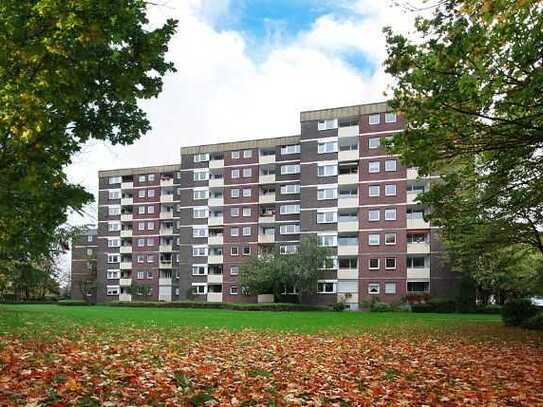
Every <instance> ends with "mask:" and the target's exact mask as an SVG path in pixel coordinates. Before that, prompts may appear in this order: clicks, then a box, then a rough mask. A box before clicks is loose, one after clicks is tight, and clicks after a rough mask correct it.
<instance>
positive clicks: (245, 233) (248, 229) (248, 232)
mask: <svg viewBox="0 0 543 407" xmlns="http://www.w3.org/2000/svg"><path fill="white" fill-rule="evenodd" d="M242 233H243V236H251V227H250V226H244V227H243V231H242Z"/></svg>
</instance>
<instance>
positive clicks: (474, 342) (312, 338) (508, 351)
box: [0, 328, 543, 407]
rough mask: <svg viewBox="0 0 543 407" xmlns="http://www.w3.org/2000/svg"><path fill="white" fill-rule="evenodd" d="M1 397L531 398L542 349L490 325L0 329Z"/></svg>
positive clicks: (464, 401)
mask: <svg viewBox="0 0 543 407" xmlns="http://www.w3.org/2000/svg"><path fill="white" fill-rule="evenodd" d="M0 405H2V406H19V405H30V406H33V405H35V406H42V405H49V406H56V407H61V406H68V405H70V406H71V405H74V406H119V405H152V406H155V405H164V406H185V405H211V406H213V405H232V406H250V405H264V406H287V405H312V406H324V405H335V406H361V405H372V406H394V405H395V406H409V405H428V406H440V405H441V406H452V405H473V406H483V405H484V406H501V405H511V406H533V405H543V352H542V349H541V347H540V345H538V344H537V343H535V342H533V341H529V340H523V341H521V340H507V339H504V338H501V337H500V335H499V333H498V332H497V333H496V334H495V335H493V336H492V338H490V339H489V338H485V339H484V340H481V339H478V337H477V335H469V336H466V335H463V334H462V333H461V332H449V333H447V334H443V333H442V334H433V333H431V332H420V333H417V334H412V335H397V334H396V335H391V334H370V333H365V334H362V335H358V336H354V335H351V336H345V337H340V336H331V335H287V334H284V335H281V334H277V333H275V334H272V333H264V332H255V331H249V330H244V331H227V330H221V331H211V330H206V331H202V332H197V333H195V332H188V331H178V330H170V331H161V330H157V329H133V328H124V329H117V330H116V331H113V332H109V333H105V332H96V331H93V330H92V329H89V328H85V330H84V331H81V332H79V333H78V335H76V336H73V337H72V338H61V337H57V338H53V339H52V338H49V340H37V339H31V338H25V339H24V340H23V339H17V338H15V337H4V338H0Z"/></svg>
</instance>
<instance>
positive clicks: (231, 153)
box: [230, 151, 240, 160]
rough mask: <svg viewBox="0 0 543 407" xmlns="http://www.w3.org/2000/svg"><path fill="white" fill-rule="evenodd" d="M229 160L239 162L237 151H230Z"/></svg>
mask: <svg viewBox="0 0 543 407" xmlns="http://www.w3.org/2000/svg"><path fill="white" fill-rule="evenodd" d="M230 158H231V159H232V160H239V158H240V154H239V151H232V152H230Z"/></svg>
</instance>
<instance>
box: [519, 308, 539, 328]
mask: <svg viewBox="0 0 543 407" xmlns="http://www.w3.org/2000/svg"><path fill="white" fill-rule="evenodd" d="M520 326H521V327H523V328H526V329H537V330H538V331H543V311H540V312H539V313H538V314H536V315H534V316H533V317H530V318H528V319H527V320H525V321H523V322H522V323H521V324H520Z"/></svg>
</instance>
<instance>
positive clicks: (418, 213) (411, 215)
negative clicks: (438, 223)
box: [407, 209, 424, 219]
mask: <svg viewBox="0 0 543 407" xmlns="http://www.w3.org/2000/svg"><path fill="white" fill-rule="evenodd" d="M407 219H424V209H408V210H407Z"/></svg>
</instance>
